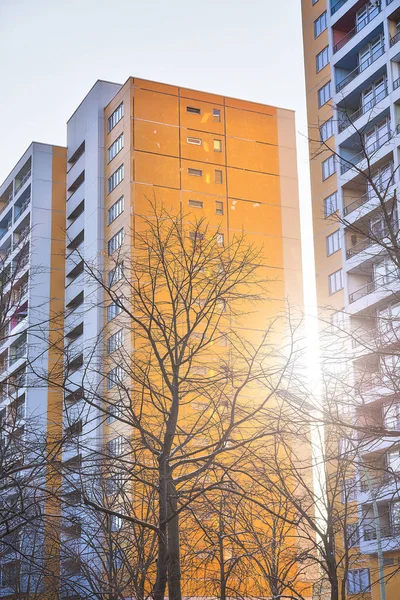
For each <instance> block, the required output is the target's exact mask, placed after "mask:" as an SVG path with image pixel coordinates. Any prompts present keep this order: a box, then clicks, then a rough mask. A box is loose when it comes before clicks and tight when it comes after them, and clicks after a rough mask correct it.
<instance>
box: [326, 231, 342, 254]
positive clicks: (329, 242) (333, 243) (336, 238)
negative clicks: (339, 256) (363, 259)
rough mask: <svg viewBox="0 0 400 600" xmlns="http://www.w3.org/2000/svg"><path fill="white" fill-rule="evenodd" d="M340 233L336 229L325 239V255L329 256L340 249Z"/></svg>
mask: <svg viewBox="0 0 400 600" xmlns="http://www.w3.org/2000/svg"><path fill="white" fill-rule="evenodd" d="M340 242H341V239H340V231H339V229H337V230H336V231H334V232H333V233H331V234H330V235H328V236H327V238H326V254H327V256H330V255H331V254H334V253H335V252H337V251H338V250H340V248H341V243H340Z"/></svg>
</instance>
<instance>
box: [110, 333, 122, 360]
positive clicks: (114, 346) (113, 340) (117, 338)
mask: <svg viewBox="0 0 400 600" xmlns="http://www.w3.org/2000/svg"><path fill="white" fill-rule="evenodd" d="M123 342H124V330H123V329H119V330H118V331H116V332H115V333H113V335H110V337H109V338H108V340H107V354H112V353H113V352H115V350H118V348H120V347H121V346H122V344H123Z"/></svg>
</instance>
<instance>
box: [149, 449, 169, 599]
mask: <svg viewBox="0 0 400 600" xmlns="http://www.w3.org/2000/svg"><path fill="white" fill-rule="evenodd" d="M158 472H159V482H160V483H159V490H158V503H159V511H158V512H159V528H160V535H159V537H158V554H157V575H156V582H155V584H154V588H153V594H152V596H153V598H154V600H164V598H165V590H166V587H167V562H168V537H167V506H168V505H167V502H168V500H167V498H168V484H167V476H166V460H165V458H163V457H160V462H159V467H158Z"/></svg>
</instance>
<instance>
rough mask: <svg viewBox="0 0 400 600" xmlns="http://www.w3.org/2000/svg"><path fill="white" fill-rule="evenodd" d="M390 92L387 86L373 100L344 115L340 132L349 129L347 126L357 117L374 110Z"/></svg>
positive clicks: (340, 124)
mask: <svg viewBox="0 0 400 600" xmlns="http://www.w3.org/2000/svg"><path fill="white" fill-rule="evenodd" d="M399 82H400V79H399ZM399 85H400V83H399ZM388 94H389V90H388V87H387V86H385V89H383V90H382V91H380V92H379V93H378V94H377V95H376V96H375V98H372V100H370V101H369V102H366V103H365V104H364V105H363V106H360V108H359V109H358V110H356V111H355V112H353V113H352V114H351V115H348V114H346V113H345V114H344V115H343V117H344V118H343V121H341V122H340V123H339V133H340V132H342V131H344V130H345V129H347V127H348V126H349V125H351V124H352V123H354V122H355V121H357V119H359V118H360V117H362V116H363V115H365V113H367V112H368V111H370V110H372V109H373V108H374V106H376V105H377V104H378V102H380V101H381V100H383V99H384V98H386V97H387V96H388Z"/></svg>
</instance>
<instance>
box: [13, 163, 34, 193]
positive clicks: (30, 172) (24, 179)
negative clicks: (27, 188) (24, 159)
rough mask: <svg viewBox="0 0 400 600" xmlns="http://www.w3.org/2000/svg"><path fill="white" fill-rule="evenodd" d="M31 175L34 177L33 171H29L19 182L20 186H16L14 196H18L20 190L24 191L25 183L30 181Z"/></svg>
mask: <svg viewBox="0 0 400 600" xmlns="http://www.w3.org/2000/svg"><path fill="white" fill-rule="evenodd" d="M31 175H32V171H31V170H30V169H29V171H28V172H27V173H25V175H24V176H23V177H22V179H21V180H20V181H19V182H18V184H16V186H15V190H14V196H16V195H17V194H18V192H19V191H20V189H22V188H23V187H24V185H25V183H26V182H27V181H28V179H29V178H30V176H31Z"/></svg>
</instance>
